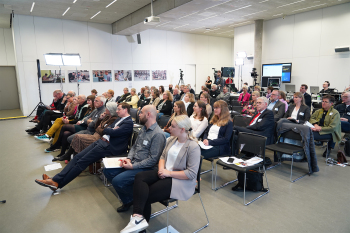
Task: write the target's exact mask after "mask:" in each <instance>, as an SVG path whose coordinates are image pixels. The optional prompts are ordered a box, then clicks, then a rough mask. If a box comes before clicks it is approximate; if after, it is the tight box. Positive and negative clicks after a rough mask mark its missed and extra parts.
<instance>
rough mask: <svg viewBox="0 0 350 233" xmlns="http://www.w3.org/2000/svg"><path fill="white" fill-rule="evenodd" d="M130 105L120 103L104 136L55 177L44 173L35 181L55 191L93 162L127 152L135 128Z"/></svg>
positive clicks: (104, 131) (75, 157)
mask: <svg viewBox="0 0 350 233" xmlns="http://www.w3.org/2000/svg"><path fill="white" fill-rule="evenodd" d="M129 112H130V105H128V104H126V103H122V104H119V105H118V116H119V117H120V118H119V119H118V120H116V121H115V122H114V123H113V124H112V125H111V126H110V127H107V128H105V129H104V130H103V134H104V136H103V137H102V138H101V139H99V140H98V141H96V142H94V143H92V144H91V145H90V146H88V147H87V148H85V149H84V150H83V151H82V152H80V153H79V154H77V155H76V156H74V158H73V160H72V161H71V162H70V163H68V165H67V166H66V167H65V168H64V169H63V170H62V171H61V172H60V173H58V174H56V175H55V176H54V177H53V178H50V177H48V176H47V175H46V174H43V179H42V180H39V179H36V180H35V182H36V183H37V184H39V185H42V186H44V187H48V188H50V189H51V190H53V191H55V190H57V189H58V188H63V187H64V186H66V185H67V184H68V183H69V182H71V181H72V180H73V179H75V178H76V177H77V176H78V175H79V174H80V173H81V172H82V171H84V170H85V169H86V168H87V167H88V166H89V165H90V164H91V163H94V162H96V161H98V160H100V159H101V158H104V157H108V156H118V155H122V154H125V153H126V150H127V147H128V142H129V138H130V136H131V134H132V130H133V122H132V120H131V117H130V115H129Z"/></svg>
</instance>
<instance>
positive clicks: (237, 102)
mask: <svg viewBox="0 0 350 233" xmlns="http://www.w3.org/2000/svg"><path fill="white" fill-rule="evenodd" d="M230 105H231V107H233V106H236V107H241V105H242V103H241V101H238V100H230Z"/></svg>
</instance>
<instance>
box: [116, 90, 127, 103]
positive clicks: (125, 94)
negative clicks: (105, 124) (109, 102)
mask: <svg viewBox="0 0 350 233" xmlns="http://www.w3.org/2000/svg"><path fill="white" fill-rule="evenodd" d="M123 92H124V94H123V95H122V96H120V98H119V100H118V101H117V102H118V103H122V102H124V101H125V99H126V97H128V96H129V95H130V93H129V88H127V87H124V89H123Z"/></svg>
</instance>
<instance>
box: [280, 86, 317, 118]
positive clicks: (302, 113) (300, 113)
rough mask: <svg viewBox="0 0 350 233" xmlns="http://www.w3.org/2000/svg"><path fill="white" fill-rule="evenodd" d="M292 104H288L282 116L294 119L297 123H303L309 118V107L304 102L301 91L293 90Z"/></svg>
mask: <svg viewBox="0 0 350 233" xmlns="http://www.w3.org/2000/svg"><path fill="white" fill-rule="evenodd" d="M293 100H294V104H291V105H289V107H288V110H287V112H286V113H285V114H284V118H287V119H288V120H293V121H294V120H295V121H296V122H297V123H299V124H304V123H305V121H308V120H310V117H311V114H310V108H309V107H308V106H307V105H306V104H305V100H304V95H303V93H301V92H295V93H294V95H293Z"/></svg>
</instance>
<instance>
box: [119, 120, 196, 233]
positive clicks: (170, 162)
mask: <svg viewBox="0 0 350 233" xmlns="http://www.w3.org/2000/svg"><path fill="white" fill-rule="evenodd" d="M190 128H191V122H190V120H189V118H188V117H187V116H185V115H181V116H177V117H175V118H174V120H173V121H172V123H171V135H172V137H170V138H169V139H168V140H167V142H166V146H165V148H164V150H163V153H162V155H161V157H160V160H159V163H158V170H151V171H144V172H140V173H138V174H137V175H136V177H135V183H134V191H133V196H134V203H133V204H134V206H133V214H132V216H131V218H130V222H129V224H128V225H127V226H126V227H125V228H124V229H123V230H122V231H121V233H129V232H140V231H142V230H144V229H146V228H147V227H148V223H149V220H150V216H151V204H152V203H154V202H159V201H162V200H165V199H169V198H175V199H178V200H183V201H186V200H188V199H189V198H190V197H191V196H192V195H193V193H194V191H195V186H196V178H197V172H198V168H199V163H200V148H199V146H198V144H197V141H196V139H195V138H194V137H193V136H192V135H191V131H190ZM137 222H139V224H135V223H137Z"/></svg>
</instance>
